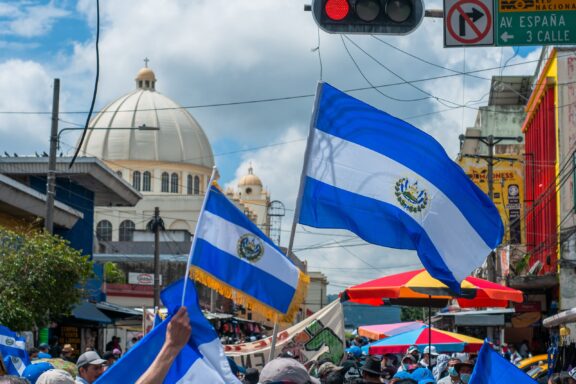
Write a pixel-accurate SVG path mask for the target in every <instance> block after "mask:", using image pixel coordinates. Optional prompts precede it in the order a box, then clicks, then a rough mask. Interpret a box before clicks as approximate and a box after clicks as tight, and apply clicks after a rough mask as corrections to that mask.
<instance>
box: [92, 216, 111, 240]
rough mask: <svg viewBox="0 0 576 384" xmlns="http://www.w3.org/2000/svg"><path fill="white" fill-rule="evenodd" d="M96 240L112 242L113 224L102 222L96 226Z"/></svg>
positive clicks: (106, 221)
mask: <svg viewBox="0 0 576 384" xmlns="http://www.w3.org/2000/svg"><path fill="white" fill-rule="evenodd" d="M96 238H97V239H98V240H100V241H112V223H111V222H109V221H108V220H101V221H99V222H98V224H97V225H96Z"/></svg>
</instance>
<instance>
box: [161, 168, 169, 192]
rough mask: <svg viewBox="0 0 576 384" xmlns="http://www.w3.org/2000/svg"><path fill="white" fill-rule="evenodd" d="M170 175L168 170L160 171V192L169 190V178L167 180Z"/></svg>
mask: <svg viewBox="0 0 576 384" xmlns="http://www.w3.org/2000/svg"><path fill="white" fill-rule="evenodd" d="M169 178H170V176H169V175H168V172H162V192H170V190H169V189H168V187H169V186H170V180H168V179H169Z"/></svg>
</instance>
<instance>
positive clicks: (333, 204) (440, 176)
mask: <svg viewBox="0 0 576 384" xmlns="http://www.w3.org/2000/svg"><path fill="white" fill-rule="evenodd" d="M316 97H317V100H316V107H315V111H314V116H313V119H312V127H311V133H310V138H309V144H308V148H307V160H306V165H305V169H304V172H303V178H304V187H303V191H301V193H302V198H301V201H300V204H301V209H300V216H299V222H300V223H301V224H305V225H308V226H312V227H317V228H340V229H347V230H350V231H352V232H354V233H356V234H357V235H358V236H360V237H361V238H362V239H364V240H365V241H367V242H369V243H373V244H378V245H381V246H385V247H391V248H398V249H414V250H417V252H418V256H419V257H420V261H421V262H422V264H423V265H424V267H425V268H426V269H427V270H428V272H429V273H430V275H432V276H433V277H434V278H436V279H438V280H440V281H442V282H443V283H444V284H446V285H448V286H449V287H450V288H451V289H452V290H453V291H454V292H456V293H459V292H460V282H461V281H462V280H463V279H464V278H465V277H466V276H468V275H469V274H470V273H471V272H472V271H473V270H474V269H475V268H477V267H479V266H481V265H482V263H483V262H484V260H485V259H486V257H487V256H488V255H489V254H490V252H491V251H492V249H494V248H495V247H496V246H497V245H498V244H500V242H501V240H502V235H503V233H504V228H503V225H502V221H501V219H500V215H499V214H498V211H497V209H496V207H495V206H494V204H493V203H492V201H490V199H489V198H488V196H487V195H486V194H485V193H484V192H482V191H481V190H480V189H479V188H478V187H477V186H476V185H474V183H473V182H472V181H471V180H470V179H469V178H468V176H466V174H465V173H464V171H463V170H462V169H461V168H460V167H459V166H458V165H457V164H456V163H455V162H453V161H452V160H451V159H450V158H449V157H448V155H447V154H446V152H445V151H444V149H443V148H442V146H441V145H440V144H439V143H438V142H437V141H436V140H434V138H432V137H431V136H429V135H428V134H426V133H425V132H423V131H421V130H419V129H417V128H415V127H414V126H412V125H410V124H408V123H406V122H405V121H402V120H400V119H397V118H395V117H393V116H390V115H389V114H387V113H385V112H382V111H379V110H377V109H376V108H374V107H372V106H370V105H368V104H365V103H363V102H361V101H360V100H357V99H355V98H353V97H351V96H348V95H346V94H345V93H343V92H341V91H339V90H337V89H336V88H334V87H332V86H330V85H328V84H326V83H321V84H320V85H319V88H318V93H317V96H316Z"/></svg>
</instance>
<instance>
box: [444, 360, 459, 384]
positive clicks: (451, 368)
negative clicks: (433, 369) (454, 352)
mask: <svg viewBox="0 0 576 384" xmlns="http://www.w3.org/2000/svg"><path fill="white" fill-rule="evenodd" d="M461 362H462V360H460V359H458V358H456V357H452V358H450V360H448V366H447V370H448V376H446V377H444V378H442V379H440V380H438V384H459V383H460V382H461V381H460V376H459V375H458V372H456V368H455V367H456V364H458V363H461Z"/></svg>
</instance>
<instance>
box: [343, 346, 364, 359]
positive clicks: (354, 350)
mask: <svg viewBox="0 0 576 384" xmlns="http://www.w3.org/2000/svg"><path fill="white" fill-rule="evenodd" d="M346 352H347V353H349V354H351V355H352V356H354V357H360V356H362V349H360V347H359V346H357V345H353V346H352V347H350V348H348V349H347V350H346Z"/></svg>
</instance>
